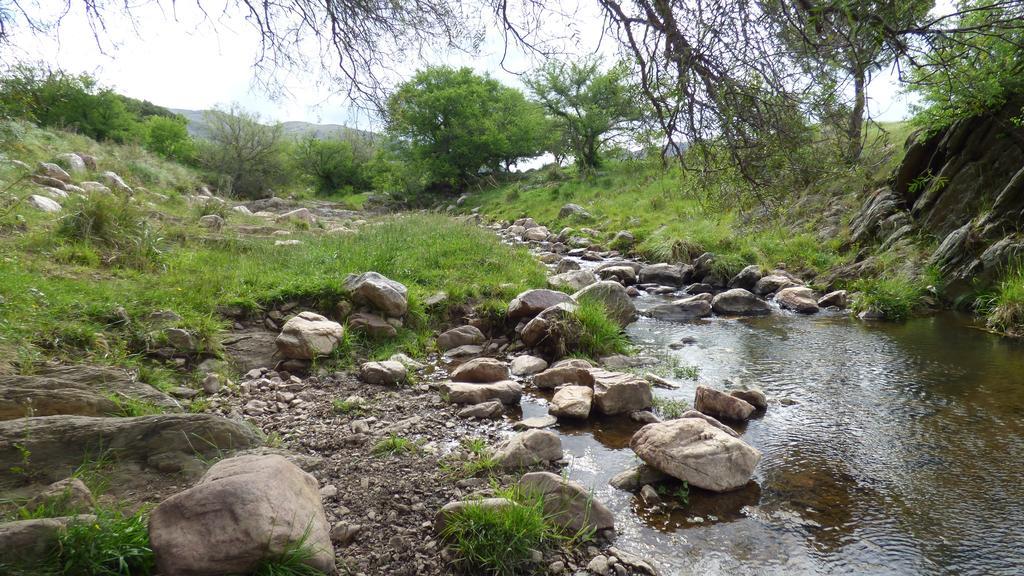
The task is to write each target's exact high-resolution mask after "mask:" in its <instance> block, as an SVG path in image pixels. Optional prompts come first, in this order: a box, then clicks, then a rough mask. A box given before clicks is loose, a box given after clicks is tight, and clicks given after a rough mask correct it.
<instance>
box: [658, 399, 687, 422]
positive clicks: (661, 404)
mask: <svg viewBox="0 0 1024 576" xmlns="http://www.w3.org/2000/svg"><path fill="white" fill-rule="evenodd" d="M652 402H653V404H654V411H655V412H656V413H657V414H658V415H659V416H661V417H662V418H665V419H666V420H671V419H673V418H679V417H680V416H682V415H683V412H686V411H687V410H689V409H690V404H689V403H688V402H686V400H676V399H673V398H662V397H660V396H655V397H654V398H653V400H652Z"/></svg>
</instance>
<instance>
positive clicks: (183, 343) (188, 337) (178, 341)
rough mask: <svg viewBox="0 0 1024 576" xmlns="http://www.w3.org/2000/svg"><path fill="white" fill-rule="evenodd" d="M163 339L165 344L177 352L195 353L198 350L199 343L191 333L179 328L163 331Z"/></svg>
mask: <svg viewBox="0 0 1024 576" xmlns="http://www.w3.org/2000/svg"><path fill="white" fill-rule="evenodd" d="M164 338H166V339H167V343H168V344H170V345H171V346H173V347H174V349H175V350H177V351H179V352H195V351H196V350H197V349H198V348H199V342H198V341H197V340H196V337H195V336H193V335H192V333H191V332H189V331H187V330H182V329H181V328H167V329H166V330H164Z"/></svg>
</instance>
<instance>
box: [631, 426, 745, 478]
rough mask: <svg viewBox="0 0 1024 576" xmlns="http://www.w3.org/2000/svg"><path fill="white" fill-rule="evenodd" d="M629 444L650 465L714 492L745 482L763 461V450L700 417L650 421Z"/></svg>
mask: <svg viewBox="0 0 1024 576" xmlns="http://www.w3.org/2000/svg"><path fill="white" fill-rule="evenodd" d="M629 446H630V448H632V449H633V452H635V453H636V455H637V456H639V457H640V459H641V460H643V461H644V462H646V463H647V464H649V465H650V466H653V467H654V468H656V469H658V470H661V471H662V472H665V473H666V474H669V475H670V476H673V477H675V478H678V479H679V480H685V481H686V482H688V483H689V484H690V485H691V486H696V487H698V488H704V489H705V490H712V491H715V492H727V491H729V490H735V489H737V488H740V487H742V486H743V485H745V484H746V483H747V482H749V481H750V476H751V475H752V474H753V473H754V467H756V466H757V463H758V462H760V461H761V453H760V452H758V451H757V450H755V449H754V448H752V447H751V446H749V445H748V444H746V443H745V442H743V441H742V440H739V439H738V438H733V437H732V436H730V435H728V434H726V433H725V432H723V431H721V430H719V429H718V428H715V427H714V426H712V425H711V424H709V423H707V422H705V421H704V420H701V419H698V418H679V419H676V420H669V421H667V422H661V423H658V424H648V425H646V426H644V427H643V428H641V429H640V430H638V431H637V433H636V434H634V435H633V438H632V440H630V442H629Z"/></svg>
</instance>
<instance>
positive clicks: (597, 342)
mask: <svg viewBox="0 0 1024 576" xmlns="http://www.w3.org/2000/svg"><path fill="white" fill-rule="evenodd" d="M573 319H574V320H575V322H576V323H577V324H578V330H579V336H578V339H577V341H576V347H575V349H574V350H572V352H575V353H578V354H582V355H583V356H586V357H588V358H591V359H593V360H597V359H598V358H600V357H602V356H608V355H611V354H626V353H628V352H629V350H630V345H629V338H627V337H626V335H625V334H624V333H623V332H622V329H621V328H619V325H618V323H616V322H615V321H614V320H612V319H611V318H609V317H608V310H607V309H606V308H605V306H604V304H603V303H601V302H600V301H598V300H593V299H589V298H584V299H583V300H581V301H580V302H579V303H578V304H577V305H576V311H575V312H574V313H573Z"/></svg>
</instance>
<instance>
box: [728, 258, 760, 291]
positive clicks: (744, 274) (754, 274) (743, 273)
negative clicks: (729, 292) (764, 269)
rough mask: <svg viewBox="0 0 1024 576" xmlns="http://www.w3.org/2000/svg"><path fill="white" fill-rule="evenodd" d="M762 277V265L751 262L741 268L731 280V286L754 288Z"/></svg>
mask: <svg viewBox="0 0 1024 576" xmlns="http://www.w3.org/2000/svg"><path fill="white" fill-rule="evenodd" d="M760 279H761V267H760V266H758V265H757V264H751V265H750V266H747V267H746V268H744V269H743V270H740V271H739V273H737V274H736V275H735V276H733V277H732V280H730V281H729V288H743V289H744V290H753V289H754V286H756V285H757V281H758V280H760Z"/></svg>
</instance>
